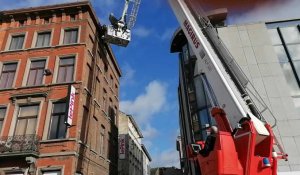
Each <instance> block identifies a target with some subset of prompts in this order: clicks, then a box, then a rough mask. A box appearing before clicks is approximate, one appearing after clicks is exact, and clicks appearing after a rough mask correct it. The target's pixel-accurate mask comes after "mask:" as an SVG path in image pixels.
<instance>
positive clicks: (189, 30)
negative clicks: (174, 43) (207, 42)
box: [183, 20, 200, 49]
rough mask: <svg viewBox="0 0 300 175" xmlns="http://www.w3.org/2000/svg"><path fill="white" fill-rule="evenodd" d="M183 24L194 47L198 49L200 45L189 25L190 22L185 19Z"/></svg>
mask: <svg viewBox="0 0 300 175" xmlns="http://www.w3.org/2000/svg"><path fill="white" fill-rule="evenodd" d="M183 25H184V27H185V29H186V30H187V32H188V34H189V36H190V38H191V39H192V41H193V44H194V46H195V47H196V49H198V47H199V46H200V42H199V40H198V39H197V37H196V34H195V32H194V31H193V29H192V26H191V25H190V23H189V22H188V21H187V20H185V21H184V22H183Z"/></svg>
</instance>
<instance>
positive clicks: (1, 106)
mask: <svg viewBox="0 0 300 175" xmlns="http://www.w3.org/2000/svg"><path fill="white" fill-rule="evenodd" d="M0 108H6V110H5V114H4V118H3V120H2V128H1V129H0V136H2V135H3V130H4V126H5V122H6V119H7V115H8V110H9V104H8V105H0Z"/></svg>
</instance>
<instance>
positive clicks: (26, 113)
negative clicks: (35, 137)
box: [14, 104, 39, 135]
mask: <svg viewBox="0 0 300 175" xmlns="http://www.w3.org/2000/svg"><path fill="white" fill-rule="evenodd" d="M38 114H39V104H35V105H26V106H20V107H19V114H18V119H17V125H16V128H15V134H14V135H30V134H35V132H36V124H37V118H38Z"/></svg>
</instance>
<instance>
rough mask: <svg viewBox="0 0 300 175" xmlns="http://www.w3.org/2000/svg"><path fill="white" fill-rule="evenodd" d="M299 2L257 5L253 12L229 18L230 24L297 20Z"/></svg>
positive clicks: (299, 14)
mask: <svg viewBox="0 0 300 175" xmlns="http://www.w3.org/2000/svg"><path fill="white" fill-rule="evenodd" d="M299 6H300V1H299V0H285V1H279V2H278V3H272V2H271V3H267V4H264V5H261V4H258V5H257V6H256V8H254V9H253V10H251V11H249V12H246V13H244V14H239V15H235V16H232V17H230V18H229V20H228V21H229V23H230V24H239V23H250V22H259V21H273V20H281V19H282V20H284V19H291V18H299V16H300V10H299Z"/></svg>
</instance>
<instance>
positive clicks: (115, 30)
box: [103, 0, 141, 47]
mask: <svg viewBox="0 0 300 175" xmlns="http://www.w3.org/2000/svg"><path fill="white" fill-rule="evenodd" d="M140 4H141V0H125V4H124V9H123V13H122V16H121V18H120V19H118V18H116V17H115V16H114V15H113V14H112V13H111V14H110V15H109V21H110V23H111V24H110V25H107V26H104V30H105V34H104V36H103V38H104V40H105V41H107V42H108V43H111V44H115V45H118V46H122V47H126V46H127V45H128V43H129V42H130V41H131V28H132V27H133V26H134V24H135V22H136V17H137V14H138V11H139V6H140ZM129 8H131V10H130V14H128V9H129Z"/></svg>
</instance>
